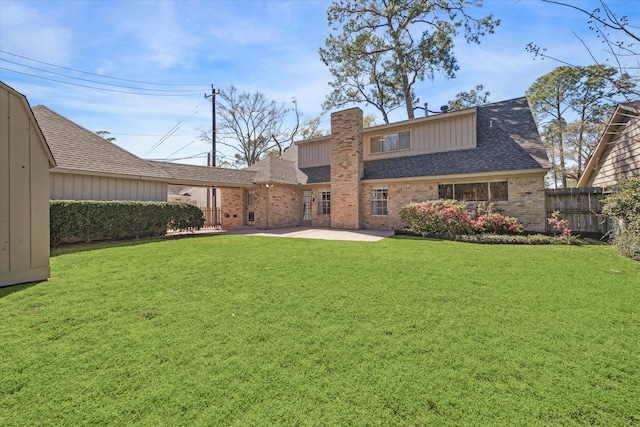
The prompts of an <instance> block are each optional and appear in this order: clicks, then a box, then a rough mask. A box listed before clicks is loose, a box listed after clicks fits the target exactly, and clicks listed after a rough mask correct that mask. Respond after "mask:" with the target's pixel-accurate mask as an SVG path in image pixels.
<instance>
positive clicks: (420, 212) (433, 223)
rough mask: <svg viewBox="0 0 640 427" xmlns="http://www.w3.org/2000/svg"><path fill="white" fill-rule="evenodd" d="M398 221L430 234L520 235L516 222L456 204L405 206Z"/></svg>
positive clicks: (490, 210) (414, 204)
mask: <svg viewBox="0 0 640 427" xmlns="http://www.w3.org/2000/svg"><path fill="white" fill-rule="evenodd" d="M400 219H402V221H403V222H404V223H405V224H406V225H407V227H408V228H410V229H412V230H415V231H418V232H422V233H432V234H457V235H461V234H482V233H494V234H518V233H522V232H523V231H524V228H523V227H522V224H520V223H519V222H518V220H517V219H516V218H510V217H508V216H505V215H502V214H500V213H497V212H493V211H492V209H491V208H488V209H487V208H486V207H484V206H483V207H481V208H480V207H479V209H477V210H476V211H473V210H469V209H467V207H466V205H465V204H463V203H460V202H458V201H456V200H429V201H426V202H421V203H409V204H408V205H405V206H403V207H402V209H401V210H400Z"/></svg>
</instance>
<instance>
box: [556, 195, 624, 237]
mask: <svg viewBox="0 0 640 427" xmlns="http://www.w3.org/2000/svg"><path fill="white" fill-rule="evenodd" d="M609 193H610V190H606V189H603V188H560V189H556V190H545V195H546V209H547V218H549V217H550V216H551V213H552V212H555V211H560V217H561V218H562V219H566V220H568V221H569V228H571V230H572V231H573V232H574V233H576V234H581V235H583V236H589V235H599V236H603V235H605V234H607V233H608V232H609V231H610V230H611V228H612V223H611V219H610V218H609V217H607V216H603V215H602V199H604V198H605V197H607V195H608V194H609ZM554 231H555V230H554V229H553V227H552V226H551V225H550V224H547V232H549V233H552V232H554Z"/></svg>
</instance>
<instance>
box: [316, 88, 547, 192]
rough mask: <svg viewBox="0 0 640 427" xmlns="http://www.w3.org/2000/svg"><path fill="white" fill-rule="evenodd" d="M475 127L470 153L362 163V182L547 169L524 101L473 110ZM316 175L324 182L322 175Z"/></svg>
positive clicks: (494, 104)
mask: <svg viewBox="0 0 640 427" xmlns="http://www.w3.org/2000/svg"><path fill="white" fill-rule="evenodd" d="M476 126H477V138H478V139H477V147H476V148H474V149H466V150H457V151H447V152H440V153H430V154H422V155H416V156H409V157H396V158H391V159H380V160H370V161H365V162H364V178H363V179H365V180H367V179H393V178H414V177H422V176H425V177H426V176H445V175H462V174H473V173H485V172H499V171H515V170H541V169H548V168H549V167H550V164H549V160H548V158H547V155H546V152H545V150H544V147H543V145H542V142H541V140H540V136H539V134H538V131H537V128H536V124H535V121H534V120H533V116H532V114H531V110H530V109H529V104H528V103H527V99H526V98H525V97H522V98H516V99H511V100H507V101H501V102H496V103H492V104H487V105H482V106H479V107H477V120H476ZM318 175H321V176H322V177H323V178H324V177H325V175H326V171H321V173H319V174H318ZM314 176H315V175H314ZM321 182H324V181H321Z"/></svg>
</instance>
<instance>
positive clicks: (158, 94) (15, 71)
mask: <svg viewBox="0 0 640 427" xmlns="http://www.w3.org/2000/svg"><path fill="white" fill-rule="evenodd" d="M0 70H5V71H11V72H12V73H18V74H22V75H25V76H29V77H35V78H38V79H43V80H48V81H51V82H56V83H62V84H66V85H71V86H78V87H83V88H87V89H94V90H101V91H104V92H114V93H126V94H130V95H142V96H193V93H188V94H170V93H141V92H130V91H126V90H117V89H106V88H103V87H95V86H87V85H81V84H79V83H71V82H65V81H62V80H56V79H51V78H49V77H44V76H37V75H35V74H29V73H25V72H22V71H18V70H12V69H11V68H6V67H3V66H0Z"/></svg>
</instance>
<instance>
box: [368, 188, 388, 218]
mask: <svg viewBox="0 0 640 427" xmlns="http://www.w3.org/2000/svg"><path fill="white" fill-rule="evenodd" d="M371 215H387V189H386V188H374V189H372V190H371Z"/></svg>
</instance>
